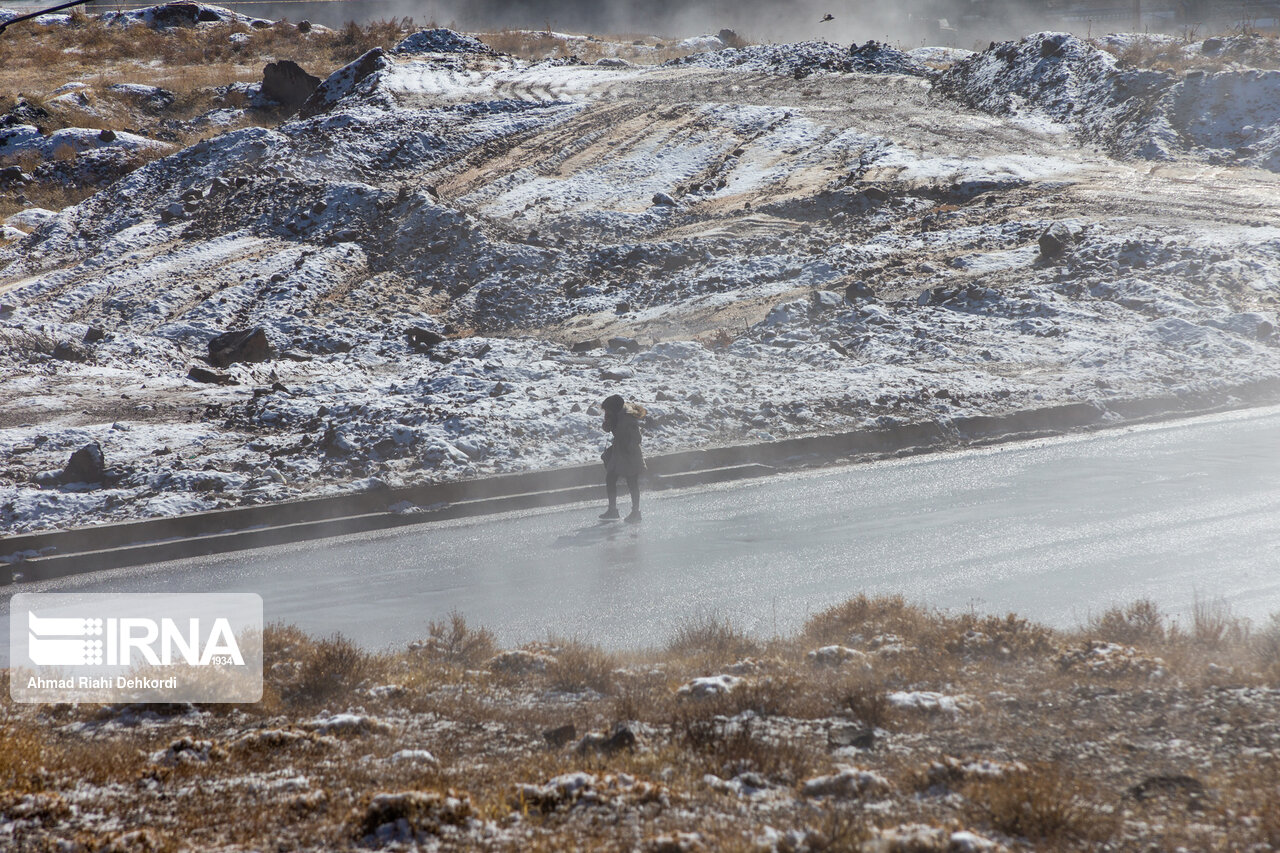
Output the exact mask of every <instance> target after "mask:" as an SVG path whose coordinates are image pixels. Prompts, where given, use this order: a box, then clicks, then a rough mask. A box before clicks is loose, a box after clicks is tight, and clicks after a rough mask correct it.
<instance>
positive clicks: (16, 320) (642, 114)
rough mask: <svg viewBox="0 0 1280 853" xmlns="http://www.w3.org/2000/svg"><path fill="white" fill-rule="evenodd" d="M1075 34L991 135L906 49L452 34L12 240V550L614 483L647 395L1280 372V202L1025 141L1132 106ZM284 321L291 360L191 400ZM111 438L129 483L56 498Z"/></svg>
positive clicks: (2, 384) (784, 426)
mask: <svg viewBox="0 0 1280 853" xmlns="http://www.w3.org/2000/svg"><path fill="white" fill-rule="evenodd" d="M455 35H456V34H455ZM1055 38H1056V37H1049V36H1037V37H1032V38H1031V39H1029V40H1027V41H1025V42H1024V43H1013V44H1012V45H1011V46H1006V47H1002V48H996V49H995V50H994V51H988V52H985V53H983V54H977V55H975V56H973V57H971V58H969V59H967V60H964V61H962V62H960V63H959V64H957V65H956V66H955V67H954V68H953V70H952V71H950V72H948V73H947V74H948V77H944V80H945V79H948V78H949V79H951V80H952V81H953V85H952V86H951V89H950V90H951V91H953V92H956V93H957V94H958V96H960V97H962V98H963V99H965V100H966V101H968V102H970V103H972V104H974V105H977V106H982V107H984V108H985V109H986V110H988V111H989V112H990V113H994V114H995V116H994V117H993V116H991V115H975V114H972V113H966V112H963V111H960V110H958V109H957V107H956V105H955V103H954V102H951V101H947V100H944V99H940V98H938V97H937V95H936V93H933V92H931V89H930V84H929V82H928V81H927V79H925V78H924V77H921V76H918V74H916V73H915V72H912V71H910V70H908V71H907V72H906V74H905V76H904V72H903V71H902V68H903V66H901V64H900V63H899V61H898V56H899V55H898V54H896V52H892V51H890V50H888V49H885V48H883V47H882V46H872V47H868V46H864V47H862V48H857V47H855V48H854V49H853V50H850V49H847V48H838V47H836V46H832V45H815V44H805V45H797V46H766V47H760V48H747V49H744V50H743V51H737V52H734V51H731V50H725V51H720V52H718V53H715V54H707V55H703V56H701V57H694V58H692V59H690V60H689V61H686V62H680V63H674V64H667V65H665V66H661V67H640V66H627V67H601V66H595V65H578V64H572V63H564V62H541V63H534V64H529V63H524V62H521V61H518V60H515V59H512V58H510V57H502V56H494V55H490V54H487V53H484V52H481V51H476V50H475V49H474V48H471V47H469V46H468V42H466V41H465V40H464V39H463V37H457V38H455V37H454V35H449V34H447V33H445V34H442V33H440V32H439V31H435V32H434V34H428V35H426V36H423V37H422V38H421V39H419V40H418V42H415V44H416V45H417V47H416V48H415V49H414V50H413V51H408V50H406V51H403V52H402V53H403V55H400V54H397V53H395V52H374V53H371V54H368V55H366V57H362V58H361V59H359V60H357V61H356V62H354V63H352V64H351V65H349V66H347V67H346V68H345V69H342V70H341V71H339V72H336V73H335V74H334V75H333V76H332V77H330V79H329V80H328V81H326V82H325V84H324V92H323V95H322V97H319V98H315V99H313V102H312V103H311V107H310V109H307V108H304V110H303V111H302V115H303V116H306V117H304V118H298V119H295V120H292V121H289V122H287V123H285V124H283V125H281V126H280V127H278V128H276V129H266V128H257V127H254V128H245V129H241V130H234V131H231V132H229V133H226V134H224V135H222V136H219V137H216V138H214V139H211V140H208V141H205V142H201V143H198V144H196V145H194V146H192V147H190V148H188V149H185V150H183V151H180V152H177V153H175V154H172V155H170V156H168V157H166V158H164V159H163V160H159V161H156V162H153V163H151V164H149V165H147V166H145V167H143V168H141V169H139V170H137V171H136V172H133V173H132V174H130V175H128V176H126V177H125V178H123V179H122V180H120V181H119V182H117V183H116V184H114V185H113V186H111V187H109V188H108V189H106V190H104V191H103V192H101V193H99V194H98V195H97V196H94V197H93V198H90V199H88V200H87V201H85V202H83V203H81V204H80V205H77V206H75V207H73V208H70V209H68V210H65V211H63V212H61V213H59V214H56V215H49V216H26V217H25V218H23V219H21V220H14V219H11V220H9V222H8V225H7V226H6V227H13V228H16V229H19V230H21V231H27V230H31V231H32V233H31V234H30V235H29V236H26V237H24V238H22V239H20V240H17V241H16V242H10V243H7V244H5V245H2V246H0V343H3V349H0V359H2V360H3V363H4V369H3V371H0V459H3V460H5V463H4V465H5V467H4V469H3V470H2V471H0V529H3V530H7V531H18V530H27V529H33V528H40V527H52V526H67V525H73V524H80V523H85V522H88V521H93V520H100V519H104V518H128V517H136V516H140V515H151V514H157V515H160V514H172V513H176V512H185V511H191V510H195V509H211V508H216V507H223V506H235V505H240V504H244V503H254V502H262V501H274V500H281V499H288V498H295V497H301V496H306V495H311V494H316V493H322V492H326V491H336V490H351V489H360V488H369V487H372V486H376V485H378V484H380V483H386V484H391V485H398V484H408V483H414V482H424V481H432V480H448V479H455V478H460V477H473V476H480V475H486V474H491V473H495V472H505V471H517V470H531V469H540V468H548V467H555V466H560V465H568V464H583V463H587V462H591V461H593V460H595V459H596V458H597V455H598V453H599V451H600V449H601V447H602V446H603V445H604V443H605V442H606V439H605V436H604V435H603V434H602V432H601V431H600V426H599V422H600V412H599V410H598V409H597V408H595V405H596V404H597V403H598V401H599V400H600V399H601V398H603V397H604V396H605V395H607V394H609V393H614V392H616V393H621V394H623V395H624V396H626V397H628V398H634V399H637V400H639V401H641V402H643V403H644V405H645V406H646V407H647V408H648V409H649V412H650V414H649V417H648V419H647V421H646V425H645V435H646V446H647V448H648V449H649V450H650V451H651V452H652V451H662V450H671V449H676V448H687V447H695V446H707V445H713V444H722V443H726V442H741V441H762V440H770V439H774V438H780V437H784V436H791V435H801V434H814V433H823V432H832V431H840V430H850V429H858V428H872V427H875V428H885V427H892V426H894V425H899V424H905V423H911V422H918V421H939V422H942V423H948V422H950V421H951V420H953V419H955V418H960V417H966V416H972V415H978V414H991V413H999V412H1007V411H1013V410H1017V409H1022V408H1029V407H1038V406H1043V405H1049V404H1054V403H1061V402H1071V401H1080V400H1087V401H1093V402H1099V403H1103V404H1106V403H1107V402H1109V401H1113V400H1125V399H1132V398H1134V397H1148V396H1168V395H1175V396H1182V397H1185V398H1187V399H1194V398H1195V397H1196V395H1198V394H1203V393H1207V392H1213V391H1219V392H1225V391H1228V390H1229V389H1230V388H1232V387H1234V386H1235V385H1237V384H1241V383H1247V382H1249V381H1251V380H1256V379H1262V378H1269V377H1275V376H1277V375H1280V369H1278V365H1277V361H1276V336H1275V335H1273V334H1272V330H1273V328H1274V323H1275V322H1276V314H1275V304H1276V301H1277V299H1280V230H1278V229H1277V227H1276V226H1275V225H1274V224H1273V223H1274V222H1276V221H1278V220H1277V218H1276V217H1275V215H1274V214H1275V212H1276V206H1277V202H1276V197H1275V195H1274V193H1272V192H1271V190H1270V188H1271V187H1272V186H1273V183H1269V182H1268V181H1269V178H1270V176H1269V174H1268V173H1264V172H1253V171H1249V170H1241V169H1228V168H1225V167H1220V166H1219V167H1213V169H1214V171H1212V172H1210V173H1205V171H1204V170H1205V169H1206V168H1207V167H1204V166H1203V165H1199V164H1197V163H1196V162H1195V161H1194V160H1188V159H1186V158H1185V157H1184V159H1182V160H1177V159H1176V158H1177V157H1179V156H1183V155H1180V154H1179V149H1177V148H1176V147H1173V146H1166V148H1165V149H1162V151H1163V154H1162V156H1167V157H1169V158H1175V159H1173V160H1172V161H1171V162H1170V163H1169V165H1168V167H1167V168H1168V170H1169V171H1168V174H1167V176H1164V175H1152V174H1146V173H1145V171H1144V169H1143V168H1140V167H1138V166H1134V165H1132V164H1125V163H1118V162H1116V161H1113V160H1110V159H1108V158H1107V157H1105V156H1102V155H1099V154H1096V153H1094V152H1092V151H1090V150H1089V149H1088V148H1085V147H1081V146H1077V145H1076V144H1075V143H1073V142H1072V141H1071V138H1070V136H1069V135H1065V134H1062V133H1055V132H1051V129H1048V128H1046V127H1044V126H1040V125H1037V124H1035V122H1030V123H1029V122H1027V121H1025V120H1024V119H1025V115H1026V114H1029V113H1032V112H1035V111H1039V113H1037V114H1039V115H1041V117H1042V119H1043V120H1044V121H1050V120H1055V121H1059V122H1064V121H1065V122H1068V123H1070V122H1076V121H1077V118H1075V116H1076V115H1077V113H1078V109H1077V106H1076V105H1079V106H1080V107H1087V106H1088V105H1089V104H1093V103H1104V101H1099V100H1096V99H1094V94H1091V93H1095V94H1096V92H1098V91H1102V90H1103V89H1106V87H1112V88H1114V87H1115V86H1117V85H1119V84H1118V83H1116V80H1118V79H1122V80H1130V79H1132V77H1131V76H1123V75H1121V76H1120V77H1117V76H1116V75H1117V74H1118V73H1119V72H1116V70H1115V67H1114V63H1113V62H1112V61H1111V60H1109V59H1108V58H1107V55H1104V54H1102V52H1100V51H1097V50H1096V49H1094V48H1091V47H1088V46H1087V45H1084V44H1083V43H1078V42H1076V41H1073V40H1067V41H1061V42H1059V41H1055ZM459 45H461V46H462V47H463V48H465V49H463V50H462V51H461V52H459V51H458V49H457V48H458V46H459ZM1045 45H1056V47H1054V48H1053V49H1054V50H1057V49H1059V48H1060V49H1061V51H1062V56H1061V57H1059V56H1056V55H1055V56H1052V57H1046V56H1043V55H1041V54H1042V52H1043V51H1044V50H1045V49H1046V48H1045ZM1002 50H1003V51H1004V52H1003V53H1001V51H1002ZM423 51H426V52H423ZM1090 51H1092V52H1090ZM903 56H905V55H903ZM873 60H874V61H873ZM908 61H910V62H911V63H913V64H912V66H910V68H915V67H917V60H914V59H909V60H908ZM827 63H831V64H830V67H827ZM860 63H861V64H860ZM877 67H879V68H881V70H884V71H885V72H886V73H884V74H881V75H879V76H872V75H869V74H868V73H867V72H868V71H869V70H875V68H877ZM921 67H922V66H921ZM797 71H799V72H801V73H797ZM850 72H853V73H850ZM1125 74H1130V72H1125ZM1109 75H1110V76H1109ZM1215 76H1216V75H1205V77H1204V79H1203V80H1202V81H1201V82H1200V83H1197V84H1190V83H1182V84H1180V85H1181V86H1182V89H1180V91H1183V92H1185V93H1187V94H1186V98H1188V99H1190V101H1189V102H1190V103H1192V104H1193V105H1194V104H1195V103H1199V101H1198V100H1197V98H1201V99H1203V98H1209V97H1211V95H1210V94H1208V93H1209V91H1210V89H1211V88H1212V87H1213V86H1217V85H1219V84H1218V83H1217V82H1215V80H1213V79H1212V78H1214V77H1215ZM801 78H803V79H801ZM1141 79H1147V78H1145V77H1142V78H1141ZM1161 79H1163V78H1161ZM1230 79H1231V80H1232V81H1237V82H1236V83H1229V81H1224V82H1223V83H1222V84H1221V85H1224V86H1228V85H1239V86H1243V87H1244V88H1243V89H1231V91H1233V92H1237V93H1238V96H1239V97H1242V98H1243V97H1244V95H1243V94H1241V93H1250V94H1249V97H1255V96H1256V97H1257V98H1258V100H1257V102H1256V104H1255V106H1254V108H1253V109H1252V110H1250V109H1246V108H1245V107H1243V106H1242V107H1240V108H1232V109H1228V110H1224V111H1222V112H1221V114H1219V115H1216V118H1215V119H1214V121H1216V122H1217V125H1216V126H1220V127H1226V126H1229V125H1231V124H1232V123H1233V122H1239V121H1243V120H1244V119H1245V117H1246V114H1248V116H1249V117H1250V120H1251V121H1253V122H1254V127H1255V135H1257V133H1258V132H1257V128H1258V127H1262V128H1264V130H1263V131H1262V136H1263V137H1265V134H1266V133H1267V132H1268V131H1266V128H1267V127H1270V125H1267V124H1266V123H1265V122H1266V121H1267V120H1269V119H1267V114H1266V113H1265V108H1266V98H1265V95H1266V93H1267V92H1269V91H1270V90H1269V89H1268V88H1267V87H1269V86H1270V85H1271V83H1270V80H1269V78H1268V77H1267V76H1266V75H1262V74H1256V73H1255V74H1254V76H1253V77H1248V76H1244V77H1239V78H1234V77H1233V78H1230ZM1108 81H1109V82H1108ZM1104 84H1105V85H1104ZM1195 86H1199V87H1201V89H1195ZM1059 90H1061V91H1059ZM1110 90H1111V89H1107V91H1110ZM1201 90H1203V92H1202V93H1201V94H1198V95H1197V94H1195V93H1196V92H1199V91H1201ZM980 93H981V94H982V97H979V94H980ZM1258 93H1261V94H1258ZM1068 101H1070V102H1071V104H1072V105H1071V106H1068V105H1067V102H1068ZM1015 102H1016V103H1015ZM1108 103H1109V102H1108ZM1113 106H1114V105H1113ZM1015 107H1016V109H1015ZM1188 109H1193V110H1194V109H1198V108H1195V107H1194V106H1193V107H1192V108H1188ZM1011 111H1012V112H1015V113H1022V114H1023V117H1022V118H1020V117H1019V116H1017V115H1015V116H1013V117H1005V116H1006V115H1007V114H1008V113H1009V112H1011ZM1099 115H1101V113H1099ZM1116 115H1119V113H1116ZM1095 118H1096V117H1095ZM1090 120H1095V119H1090ZM1096 120H1097V121H1101V119H1096ZM1176 120H1177V121H1181V119H1180V118H1179V119H1176ZM1211 124H1212V122H1211ZM1143 126H1144V127H1146V126H1154V125H1153V124H1152V122H1151V121H1148V122H1147V124H1145V125H1143ZM1207 127H1208V126H1206V128H1207ZM1223 132H1225V131H1223ZM1204 134H1205V136H1204V137H1203V138H1205V139H1206V140H1209V141H1212V139H1211V136H1212V134H1211V131H1210V130H1208V129H1206V130H1205V131H1204ZM1207 144H1208V143H1207V142H1206V143H1203V145H1204V146H1207ZM1196 146H1197V148H1196V150H1197V151H1199V150H1200V147H1201V146H1202V143H1196ZM1257 150H1259V151H1260V150H1261V148H1259V149H1257ZM1235 156H1237V157H1238V158H1239V157H1244V158H1245V159H1249V158H1252V157H1254V156H1260V155H1246V154H1241V153H1239V152H1237V153H1236V155H1235ZM1251 162H1252V161H1251ZM1050 226H1054V227H1055V228H1057V229H1058V231H1057V232H1055V233H1065V234H1066V235H1067V236H1066V237H1065V238H1064V239H1065V240H1066V245H1062V246H1060V247H1059V249H1058V250H1054V249H1052V247H1051V248H1050V250H1049V251H1047V252H1046V251H1043V250H1044V246H1045V245H1046V244H1045V243H1044V242H1042V240H1041V237H1042V235H1043V234H1044V233H1045V232H1046V230H1047V229H1049V228H1050ZM6 233H8V232H6ZM251 327H261V328H263V329H264V330H265V332H266V336H267V338H268V340H269V341H270V343H271V345H272V346H273V348H274V351H275V353H274V355H273V356H272V357H271V358H270V359H269V360H267V361H264V362H257V363H237V364H233V365H231V366H229V367H227V368H224V369H220V370H218V371H217V373H218V374H220V379H221V381H223V382H225V383H226V384H209V383H207V382H198V381H195V380H194V379H191V378H188V371H189V370H190V369H191V368H193V367H200V368H204V369H206V370H207V369H209V364H208V363H207V362H206V360H205V357H206V355H207V349H206V347H207V344H208V342H209V341H210V340H211V339H212V338H213V337H215V336H216V335H218V334H220V333H222V332H225V331H228V330H234V329H246V328H251ZM415 329H420V330H427V331H431V332H435V333H438V334H440V335H443V336H444V337H445V338H446V340H445V341H444V342H442V343H439V344H436V345H435V346H430V347H424V346H422V345H420V344H415V339H414V338H413V335H416V334H420V333H418V332H414V331H412V330H415ZM575 344H579V346H574V345H575ZM90 442H97V443H98V444H99V445H100V446H101V447H102V448H103V451H104V454H105V456H106V462H107V465H108V466H110V467H111V468H112V469H113V470H112V473H111V476H110V477H108V478H107V479H108V480H109V482H107V483H104V484H103V485H101V486H99V487H86V486H77V487H71V486H56V485H41V484H40V483H37V482H36V480H35V479H34V478H35V477H37V476H38V475H41V474H45V475H48V474H50V473H52V472H56V471H57V470H58V469H60V468H61V467H62V466H63V465H64V464H65V463H66V461H67V459H68V457H69V455H70V454H71V453H72V452H73V451H74V450H76V449H77V448H79V447H81V446H83V445H85V444H88V443H90ZM41 482H43V483H46V484H49V483H52V482H53V480H52V479H51V478H50V477H48V476H46V477H44V478H43V479H42V480H41Z"/></svg>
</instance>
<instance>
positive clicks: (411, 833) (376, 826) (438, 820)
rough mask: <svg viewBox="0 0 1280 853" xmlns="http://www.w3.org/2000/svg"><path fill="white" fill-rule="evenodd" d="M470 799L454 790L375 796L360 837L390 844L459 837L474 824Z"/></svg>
mask: <svg viewBox="0 0 1280 853" xmlns="http://www.w3.org/2000/svg"><path fill="white" fill-rule="evenodd" d="M473 815H474V813H473V810H472V807H471V800H470V798H469V797H467V796H466V795H465V794H457V793H455V792H453V791H450V792H448V793H441V792H439V791H402V792H396V793H381V794H375V795H374V796H373V798H372V799H371V800H370V801H369V804H368V806H366V807H365V810H364V813H363V814H362V815H361V816H360V820H359V822H358V825H357V830H358V833H359V835H360V836H362V837H364V838H366V839H369V840H371V841H374V842H376V843H377V844H379V845H387V844H391V843H395V842H399V843H403V844H413V843H421V842H427V841H430V840H434V839H438V838H439V837H440V836H456V835H457V834H458V832H459V830H461V829H463V828H466V827H468V826H470V825H471V824H472V822H473V821H475V820H476V819H475V817H474V816H473Z"/></svg>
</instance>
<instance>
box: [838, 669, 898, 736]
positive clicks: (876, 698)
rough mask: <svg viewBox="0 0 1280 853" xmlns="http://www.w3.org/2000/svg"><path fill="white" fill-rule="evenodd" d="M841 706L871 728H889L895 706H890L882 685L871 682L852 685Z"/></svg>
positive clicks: (841, 701)
mask: <svg viewBox="0 0 1280 853" xmlns="http://www.w3.org/2000/svg"><path fill="white" fill-rule="evenodd" d="M840 705H841V707H842V708H843V709H844V710H846V711H848V713H849V714H850V715H852V716H853V717H854V718H855V719H857V720H858V722H860V723H862V724H863V725H864V726H867V727H869V728H874V729H885V728H888V727H889V724H890V720H891V718H892V716H893V706H892V705H890V704H889V699H888V694H887V693H886V692H885V690H884V689H883V688H882V687H881V686H880V685H878V684H873V683H871V682H869V681H861V682H856V683H854V684H853V685H851V686H850V687H849V688H848V690H847V691H846V692H845V694H844V696H843V697H842V698H841V700H840Z"/></svg>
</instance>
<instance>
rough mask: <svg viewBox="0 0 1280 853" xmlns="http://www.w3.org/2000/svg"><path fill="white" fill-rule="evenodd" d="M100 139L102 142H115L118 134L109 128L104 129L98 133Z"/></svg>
mask: <svg viewBox="0 0 1280 853" xmlns="http://www.w3.org/2000/svg"><path fill="white" fill-rule="evenodd" d="M98 139H99V140H100V141H102V142H115V141H116V132H115V131H114V130H110V129H108V128H103V129H102V130H100V131H98Z"/></svg>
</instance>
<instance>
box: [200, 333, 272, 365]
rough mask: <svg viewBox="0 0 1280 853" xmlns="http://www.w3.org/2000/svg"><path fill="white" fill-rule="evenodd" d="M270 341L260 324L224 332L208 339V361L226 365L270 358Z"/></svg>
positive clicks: (213, 363)
mask: <svg viewBox="0 0 1280 853" xmlns="http://www.w3.org/2000/svg"><path fill="white" fill-rule="evenodd" d="M271 355H272V351H271V342H270V341H268V340H267V330H266V329H264V328H262V327H261V326H256V327H254V328H252V329H243V330H238V331H232V332H225V333H223V334H221V335H218V336H217V337H216V338H214V339H213V340H211V341H209V363H210V364H212V365H213V366H214V367H226V366H227V365H230V364H235V363H236V362H239V361H266V360H267V359H269V358H271Z"/></svg>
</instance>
